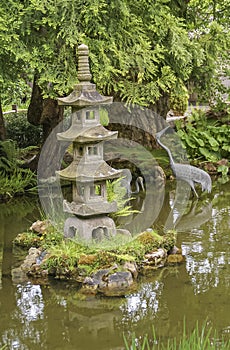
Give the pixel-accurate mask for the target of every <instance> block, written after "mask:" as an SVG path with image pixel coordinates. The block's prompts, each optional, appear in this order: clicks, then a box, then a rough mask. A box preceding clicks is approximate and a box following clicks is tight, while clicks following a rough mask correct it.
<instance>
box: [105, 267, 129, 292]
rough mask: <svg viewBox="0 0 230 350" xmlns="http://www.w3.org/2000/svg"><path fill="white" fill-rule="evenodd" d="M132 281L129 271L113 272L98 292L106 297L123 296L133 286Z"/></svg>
mask: <svg viewBox="0 0 230 350" xmlns="http://www.w3.org/2000/svg"><path fill="white" fill-rule="evenodd" d="M133 284H134V281H133V277H132V274H131V272H130V271H121V272H115V273H113V274H111V275H109V276H108V277H107V279H106V280H105V284H104V286H100V287H99V292H101V293H103V294H104V295H106V296H122V295H125V294H126V293H127V292H128V291H129V290H130V289H131V287H132V286H133Z"/></svg>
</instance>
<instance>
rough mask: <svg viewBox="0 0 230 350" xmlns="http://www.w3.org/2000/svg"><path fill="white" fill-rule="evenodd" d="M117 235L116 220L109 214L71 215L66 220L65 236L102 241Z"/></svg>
mask: <svg viewBox="0 0 230 350" xmlns="http://www.w3.org/2000/svg"><path fill="white" fill-rule="evenodd" d="M115 235H116V226H115V223H114V221H113V220H112V219H111V218H109V217H107V216H100V217H96V218H95V217H91V218H79V217H77V216H75V217H70V218H68V219H67V220H66V221H65V225H64V237H65V238H75V237H76V238H79V239H80V240H83V241H92V240H95V241H96V242H100V241H102V240H103V239H109V238H111V237H113V236H115Z"/></svg>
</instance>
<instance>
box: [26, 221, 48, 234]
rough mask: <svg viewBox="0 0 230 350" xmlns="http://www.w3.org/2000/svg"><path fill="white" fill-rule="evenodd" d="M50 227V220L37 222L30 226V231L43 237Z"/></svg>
mask: <svg viewBox="0 0 230 350" xmlns="http://www.w3.org/2000/svg"><path fill="white" fill-rule="evenodd" d="M49 226H50V222H49V221H48V220H44V221H41V220H37V221H35V222H34V223H33V224H32V225H31V226H30V230H31V231H33V232H36V233H38V234H41V235H42V234H43V233H44V232H45V231H46V230H47V228H48V227H49Z"/></svg>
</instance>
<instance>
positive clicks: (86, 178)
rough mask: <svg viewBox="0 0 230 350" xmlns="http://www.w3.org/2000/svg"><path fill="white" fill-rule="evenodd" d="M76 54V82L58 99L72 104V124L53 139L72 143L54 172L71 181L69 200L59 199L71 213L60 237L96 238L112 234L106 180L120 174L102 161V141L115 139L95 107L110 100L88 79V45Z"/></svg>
mask: <svg viewBox="0 0 230 350" xmlns="http://www.w3.org/2000/svg"><path fill="white" fill-rule="evenodd" d="M78 54H79V57H78V75H77V77H78V80H79V83H78V84H76V85H75V86H74V90H73V92H72V93H71V94H70V95H69V96H67V97H63V98H59V99H58V103H59V105H63V106H71V107H72V124H71V126H70V128H69V129H68V130H67V131H65V132H62V133H58V134H57V138H58V140H60V141H71V142H72V143H73V161H72V163H71V164H70V165H69V166H68V167H67V168H65V169H63V170H60V171H57V174H58V175H59V176H60V177H61V178H62V179H64V180H68V181H71V183H72V202H68V201H67V200H64V202H63V209H64V211H65V212H67V213H69V214H72V216H71V217H69V218H68V219H67V220H66V221H65V226H64V236H65V237H69V238H71V237H75V236H77V237H79V238H80V239H83V240H91V239H96V240H98V241H99V240H101V239H102V238H109V237H111V236H114V235H115V234H116V227H115V224H114V221H113V220H112V219H111V218H109V217H108V216H107V214H108V213H112V212H115V211H116V210H117V204H116V202H108V201H107V191H106V180H111V179H115V178H118V177H120V176H121V171H120V170H116V169H113V168H111V167H110V166H109V165H108V164H107V163H106V162H105V161H104V160H103V141H105V140H110V139H114V138H117V134H118V132H117V131H109V130H107V129H105V128H104V127H103V126H102V125H101V124H100V109H99V107H100V106H101V105H103V104H108V103H112V97H108V96H102V95H101V94H99V93H98V92H97V91H96V86H95V84H92V83H91V82H90V80H91V74H90V70H89V61H88V54H89V51H88V47H87V46H86V45H80V46H79V47H78Z"/></svg>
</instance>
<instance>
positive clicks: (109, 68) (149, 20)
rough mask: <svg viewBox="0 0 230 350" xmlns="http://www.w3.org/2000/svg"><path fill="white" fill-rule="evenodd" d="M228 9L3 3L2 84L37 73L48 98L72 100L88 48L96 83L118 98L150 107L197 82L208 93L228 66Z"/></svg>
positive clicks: (135, 1) (30, 0)
mask: <svg viewBox="0 0 230 350" xmlns="http://www.w3.org/2000/svg"><path fill="white" fill-rule="evenodd" d="M228 9H229V0H227V1H224V0H218V1H217V0H216V1H214V0H213V1H211V0H205V1H202V2H201V1H197V0H191V1H182V0H177V1H176V0H153V1H149V0H143V1H142V3H141V5H140V1H139V0H132V1H131V0H95V1H91V0H84V1H82V0H72V1H69V0H25V1H20V2H18V1H16V0H9V1H8V2H2V3H1V5H0V14H1V20H0V30H1V34H0V44H1V47H2V51H1V53H0V58H1V61H2V62H3V65H2V67H1V69H0V81H1V82H3V81H4V82H6V84H8V85H9V83H13V84H15V82H16V80H18V79H24V80H28V75H30V74H31V72H32V73H33V72H35V71H36V74H37V76H38V83H39V85H40V86H41V87H42V91H43V95H44V97H47V96H49V97H54V98H56V96H57V95H64V94H67V93H69V90H70V89H71V88H72V86H73V85H74V84H75V83H76V82H77V78H76V65H77V60H76V48H77V46H78V45H79V44H81V43H82V42H84V43H86V44H87V45H88V46H89V48H90V64H91V70H92V73H93V79H94V82H95V83H96V84H97V86H98V88H99V89H101V91H102V92H103V93H105V94H112V95H113V96H114V97H115V99H117V100H121V99H123V100H125V101H128V102H134V103H138V104H140V105H145V106H150V105H153V104H154V103H155V102H156V101H158V100H159V99H160V98H161V96H162V95H163V94H165V93H166V94H168V93H170V91H171V90H173V89H174V88H175V86H177V85H178V84H180V85H181V86H183V85H186V84H187V82H188V81H189V80H191V79H192V80H193V81H194V82H195V83H196V84H197V85H198V86H199V87H200V90H203V91H204V90H206V89H208V88H210V87H212V88H213V82H214V79H213V78H214V76H215V74H214V73H216V67H217V62H219V61H220V60H221V62H222V63H224V62H226V60H227V56H226V52H227V50H228V48H229V46H228V42H229V40H228V35H229V34H228V26H227V23H228V20H229V11H228ZM223 60H224V61H223ZM222 66H223V64H222ZM18 74H19V76H18ZM209 96H210V93H209Z"/></svg>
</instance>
